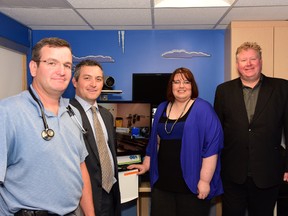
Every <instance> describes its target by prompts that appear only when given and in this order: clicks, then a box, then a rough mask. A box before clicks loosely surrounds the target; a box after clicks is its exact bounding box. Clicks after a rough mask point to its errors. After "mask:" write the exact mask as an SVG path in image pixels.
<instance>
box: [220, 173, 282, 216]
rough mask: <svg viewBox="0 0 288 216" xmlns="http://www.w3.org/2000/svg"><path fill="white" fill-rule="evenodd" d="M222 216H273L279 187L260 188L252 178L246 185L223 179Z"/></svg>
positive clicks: (249, 178) (248, 178)
mask: <svg viewBox="0 0 288 216" xmlns="http://www.w3.org/2000/svg"><path fill="white" fill-rule="evenodd" d="M223 187H224V194H223V195H222V216H245V214H246V211H248V214H249V216H273V211H274V207H275V204H276V201H277V197H278V193H279V186H275V187H270V188H265V189H262V188H258V187H257V186H256V185H255V183H254V181H253V179H252V178H251V177H247V180H246V182H245V183H244V184H236V183H233V182H230V181H227V180H225V179H223Z"/></svg>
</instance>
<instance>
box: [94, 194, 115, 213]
mask: <svg viewBox="0 0 288 216" xmlns="http://www.w3.org/2000/svg"><path fill="white" fill-rule="evenodd" d="M96 196H97V194H96ZM113 206H114V198H113V192H112V190H111V191H110V193H109V194H108V193H107V192H106V191H105V190H104V189H102V205H101V216H114V212H115V210H114V208H113Z"/></svg>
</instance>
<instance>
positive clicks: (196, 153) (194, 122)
mask: <svg viewBox="0 0 288 216" xmlns="http://www.w3.org/2000/svg"><path fill="white" fill-rule="evenodd" d="M166 107H167V102H163V103H161V104H160V105H159V106H158V108H157V111H156V113H155V116H154V122H153V127H152V131H151V135H150V139H149V143H148V146H147V149H146V155H147V156H150V182H151V187H153V185H154V183H155V182H156V181H157V179H158V177H159V174H158V150H157V127H158V122H159V119H160V117H161V114H162V113H163V110H164V109H165V108H166ZM222 148H223V131H222V127H221V123H220V121H219V119H218V117H217V115H216V113H215V111H214V109H213V107H212V106H211V105H210V104H209V103H208V102H207V101H205V100H203V99H201V98H197V99H196V100H195V101H194V105H193V107H192V109H191V111H190V113H189V115H188V117H187V119H186V122H185V125H184V131H183V137H182V147H181V168H182V172H183V177H184V180H185V182H186V184H187V186H188V187H189V189H190V190H191V191H192V193H194V194H197V185H198V182H199V179H200V171H201V167H202V159H203V158H206V157H210V156H212V155H215V154H218V161H217V166H216V170H215V173H214V175H213V178H212V180H211V182H210V193H209V195H208V197H207V199H211V198H213V197H215V196H217V195H219V194H222V193H223V187H222V181H221V178H220V152H221V149H222Z"/></svg>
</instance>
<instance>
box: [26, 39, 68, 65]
mask: <svg viewBox="0 0 288 216" xmlns="http://www.w3.org/2000/svg"><path fill="white" fill-rule="evenodd" d="M44 46H48V47H67V48H69V49H70V51H71V53H72V48H71V46H70V44H69V43H68V42H67V41H66V40H63V39H61V38H56V37H51V38H43V39H42V40H40V41H39V42H37V43H36V45H35V46H34V47H33V49H32V57H31V59H32V60H33V61H35V62H37V64H39V62H40V59H41V52H40V51H41V49H42V48H43V47H44Z"/></svg>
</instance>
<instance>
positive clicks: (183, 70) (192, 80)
mask: <svg viewBox="0 0 288 216" xmlns="http://www.w3.org/2000/svg"><path fill="white" fill-rule="evenodd" d="M176 74H181V76H182V77H183V78H186V79H187V80H188V81H190V85H191V87H192V89H191V90H192V94H191V99H195V98H197V97H198V95H199V91H198V87H197V83H196V81H195V78H194V75H193V74H192V72H191V71H190V70H189V69H188V68H184V67H181V68H177V69H176V70H175V71H174V72H173V73H172V74H171V76H170V79H169V81H168V87H167V100H168V101H169V102H172V103H173V102H174V100H175V96H174V94H173V91H172V85H173V80H174V77H175V75H176Z"/></svg>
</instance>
